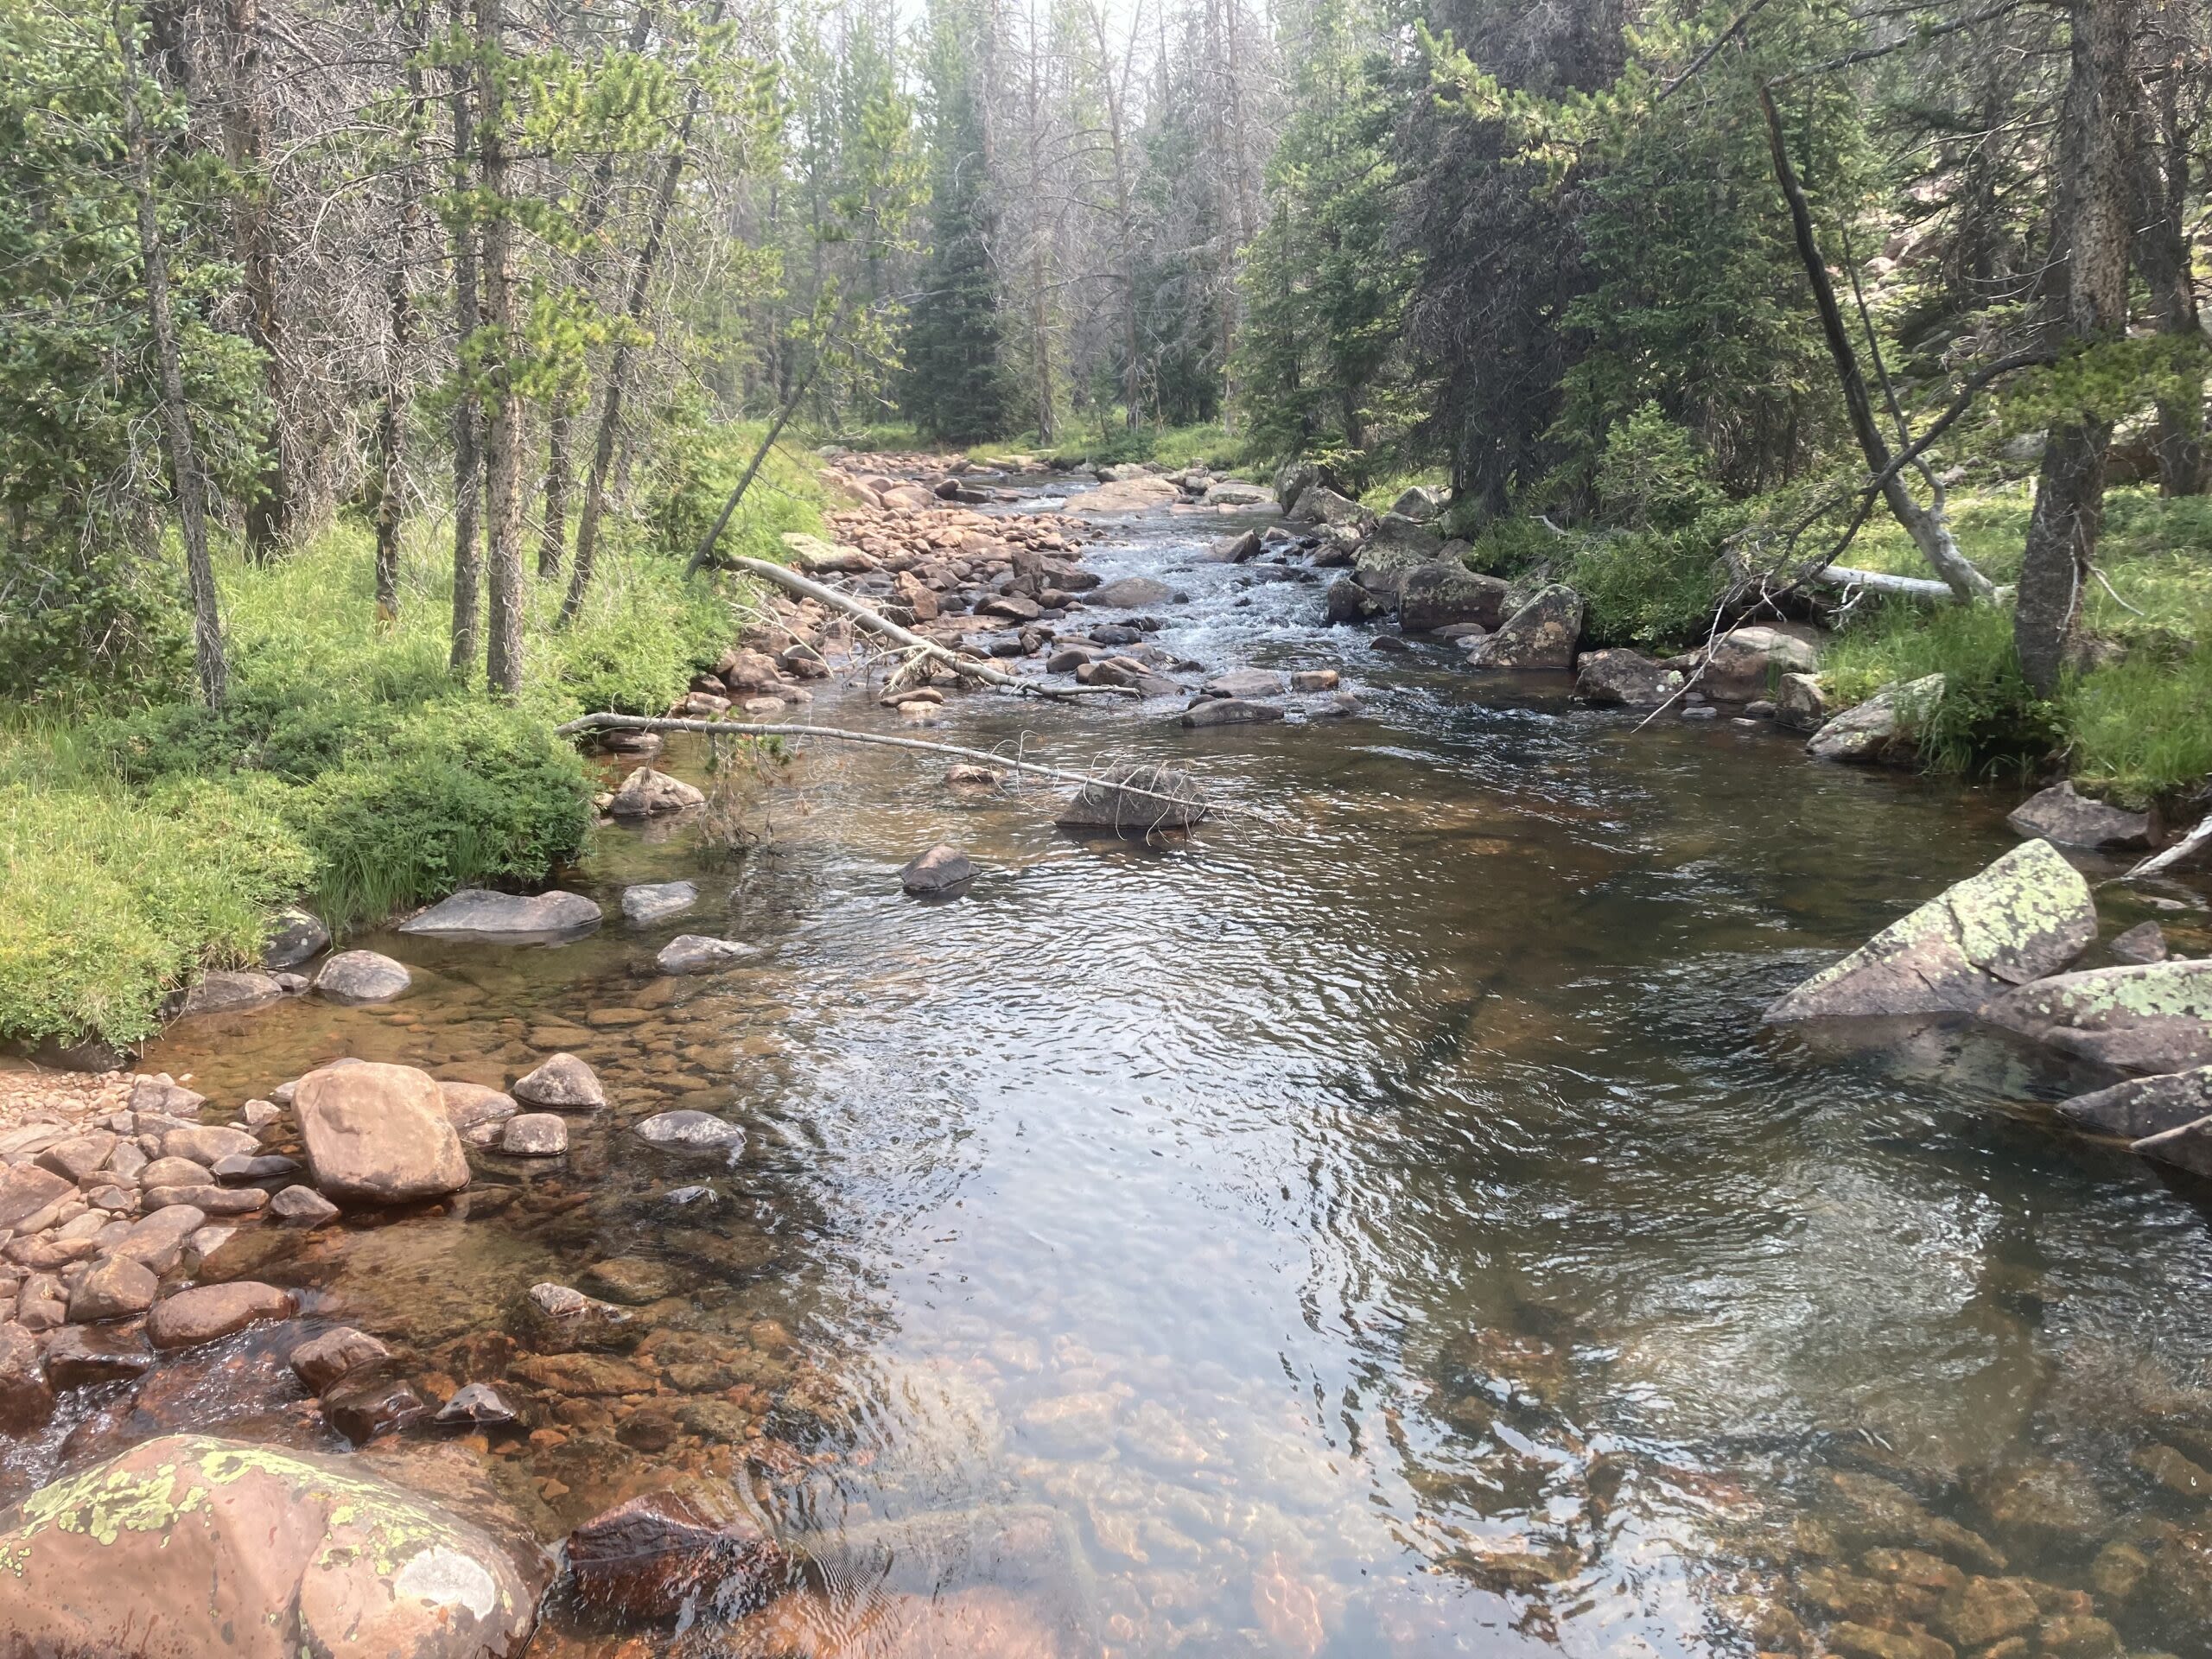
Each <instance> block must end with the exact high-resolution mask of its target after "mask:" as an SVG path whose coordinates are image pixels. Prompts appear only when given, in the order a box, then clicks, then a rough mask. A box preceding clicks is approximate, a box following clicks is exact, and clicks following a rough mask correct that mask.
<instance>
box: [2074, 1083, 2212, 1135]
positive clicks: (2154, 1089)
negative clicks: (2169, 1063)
mask: <svg viewBox="0 0 2212 1659" xmlns="http://www.w3.org/2000/svg"><path fill="white" fill-rule="evenodd" d="M2058 1115H2059V1116H2060V1117H2062V1118H2063V1119H2065V1121H2066V1122H2069V1123H2070V1124H2072V1125H2073V1126H2074V1127H2075V1128H2077V1129H2082V1130H2084V1131H2086V1132H2087V1133H2088V1134H2090V1135H2119V1136H2120V1137H2121V1138H2122V1139H2124V1140H2128V1141H2140V1140H2142V1139H2143V1138H2144V1137H2145V1136H2146V1135H2163V1134H2164V1133H2165V1132H2166V1131H2167V1130H2168V1129H2177V1128H2181V1127H2182V1125H2183V1124H2184V1123H2194V1122H2196V1120H2197V1119H2198V1118H2200V1117H2212V1065H2200V1066H2197V1067H2195V1068H2194V1069H2192V1070H2190V1071H2170V1072H2167V1073H2165V1074H2164V1075H2163V1076H2160V1077H2131V1078H2130V1079H2129V1080H2128V1081H2127V1082H2126V1083H2116V1084H2113V1086H2112V1087H2111V1088H2109V1089H2100V1090H2096V1091H2095V1092H2094V1094H2087V1095H2076V1096H2074V1098H2073V1099H2071V1100H2063V1101H2061V1102H2060V1103H2058Z"/></svg>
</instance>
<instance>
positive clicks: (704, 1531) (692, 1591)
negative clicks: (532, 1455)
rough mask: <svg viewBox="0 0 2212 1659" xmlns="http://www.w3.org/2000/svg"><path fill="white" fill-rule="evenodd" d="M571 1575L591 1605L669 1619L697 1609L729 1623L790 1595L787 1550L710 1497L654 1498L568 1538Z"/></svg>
mask: <svg viewBox="0 0 2212 1659" xmlns="http://www.w3.org/2000/svg"><path fill="white" fill-rule="evenodd" d="M568 1562H569V1572H570V1573H573V1574H574V1575H575V1584H576V1592H577V1595H578V1597H579V1598H580V1599H582V1600H583V1601H584V1602H585V1603H586V1604H588V1605H591V1606H594V1607H599V1608H604V1609H607V1611H613V1612H615V1613H619V1614H620V1615H622V1616H624V1617H626V1618H638V1619H653V1620H659V1619H667V1618H675V1617H677V1614H679V1613H681V1612H683V1611H685V1609H686V1608H691V1609H693V1610H695V1611H713V1612H715V1613H717V1614H721V1615H725V1616H727V1615H729V1614H733V1613H738V1612H742V1611H745V1610H746V1609H747V1608H748V1607H752V1606H756V1605H759V1604H760V1603H761V1602H763V1601H765V1600H766V1599H768V1598H770V1597H771V1596H773V1595H775V1594H776V1593H777V1592H779V1591H780V1590H782V1589H784V1588H785V1587H786V1586H787V1585H788V1584H789V1583H790V1582H791V1569H792V1563H791V1558H790V1557H789V1556H788V1555H787V1554H785V1552H784V1550H783V1548H782V1547H781V1546H779V1544H777V1543H776V1542H775V1541H774V1540H772V1538H770V1537H768V1536H767V1535H766V1534H765V1533H763V1532H762V1531H760V1529H759V1528H757V1527H755V1526H754V1525H753V1523H752V1522H750V1521H748V1520H747V1519H746V1518H745V1517H744V1516H741V1515H739V1514H738V1513H737V1512H735V1511H734V1510H729V1509H728V1508H727V1507H726V1506H725V1505H723V1504H721V1503H719V1502H717V1501H715V1499H714V1498H712V1497H710V1496H709V1494H707V1493H706V1492H704V1491H700V1492H696V1493H694V1492H683V1493H678V1492H652V1493H649V1494H647V1495H646V1496H645V1497H633V1498H632V1499H631V1500H630V1501H629V1502H628V1503H622V1504H619V1505H617V1506H616V1507H615V1508H613V1509H612V1510H607V1512H606V1513H605V1514H603V1515H600V1516H594V1517H593V1518H592V1519H591V1520H589V1521H587V1522H584V1524H583V1525H582V1526H581V1527H578V1528H577V1529H575V1531H574V1532H572V1533H570V1534H569V1546H568Z"/></svg>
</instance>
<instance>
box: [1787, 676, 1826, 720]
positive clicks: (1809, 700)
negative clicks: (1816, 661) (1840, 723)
mask: <svg viewBox="0 0 2212 1659" xmlns="http://www.w3.org/2000/svg"><path fill="white" fill-rule="evenodd" d="M1827 718H1828V700H1827V693H1826V692H1824V691H1822V690H1821V677H1820V676H1819V675H1817V674H1785V675H1783V677H1782V683H1781V684H1779V685H1778V686H1777V687H1776V688H1775V691H1774V719H1775V723H1776V724H1777V725H1778V726H1786V727H1788V728H1789V729H1790V730H1791V731H1793V732H1817V731H1819V730H1820V729H1821V727H1822V726H1824V725H1826V724H1827Z"/></svg>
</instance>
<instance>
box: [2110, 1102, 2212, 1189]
mask: <svg viewBox="0 0 2212 1659" xmlns="http://www.w3.org/2000/svg"><path fill="white" fill-rule="evenodd" d="M2127 1149H2128V1150H2129V1151H2130V1152H2132V1153H2133V1154H2135V1155H2136V1156H2137V1157H2139V1158H2148V1159H2150V1160H2152V1162H2153V1163H2158V1164H2170V1165H2171V1166H2173V1167H2174V1168H2176V1169H2185V1170H2187V1171H2188V1172H2189V1173H2190V1174H2192V1175H2212V1116H2207V1117H2200V1118H2198V1119H2197V1120H2196V1122H2193V1123H2183V1124H2181V1125H2179V1126H2178V1127H2177V1128H2171V1129H2165V1130H2162V1131H2161V1132H2159V1133H2158V1134H2157V1135H2145V1136H2144V1137H2143V1138H2142V1139H2141V1140H2139V1141H2132V1142H2130V1143H2129V1145H2128V1148H2127Z"/></svg>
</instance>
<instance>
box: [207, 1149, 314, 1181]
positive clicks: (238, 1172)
mask: <svg viewBox="0 0 2212 1659" xmlns="http://www.w3.org/2000/svg"><path fill="white" fill-rule="evenodd" d="M299 1166H300V1163H299V1160H298V1159H296V1158H287V1157H285V1156H284V1154H282V1153H280V1152H264V1153H261V1154H257V1156H254V1157H251V1158H250V1157H248V1156H246V1155H245V1154H244V1153H237V1152H234V1153H232V1154H230V1156H228V1157H227V1158H218V1159H217V1160H215V1162H214V1166H213V1173H214V1177H215V1179H217V1180H219V1181H224V1182H230V1181H273V1180H276V1179H278V1178H279V1177H280V1176H285V1175H289V1174H290V1173H292V1172H293V1171H294V1170H296V1169H297V1168H298V1167H299Z"/></svg>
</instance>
